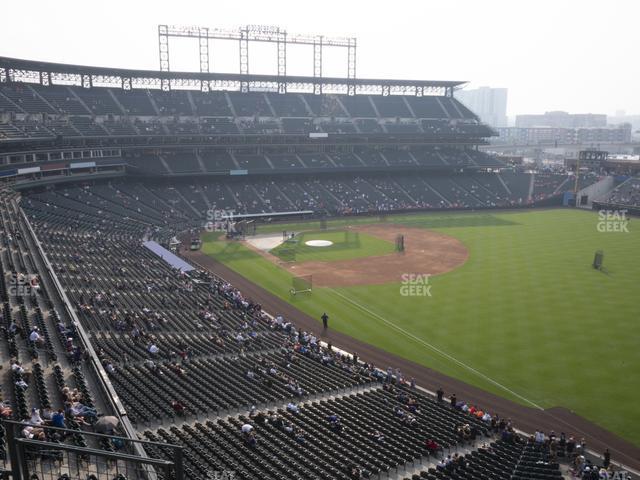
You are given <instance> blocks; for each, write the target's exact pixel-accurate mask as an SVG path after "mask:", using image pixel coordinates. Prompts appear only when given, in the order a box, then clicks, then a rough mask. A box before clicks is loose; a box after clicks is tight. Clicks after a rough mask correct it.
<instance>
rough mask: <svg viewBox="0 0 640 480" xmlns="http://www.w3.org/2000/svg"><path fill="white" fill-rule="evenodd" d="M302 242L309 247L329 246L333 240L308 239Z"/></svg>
mask: <svg viewBox="0 0 640 480" xmlns="http://www.w3.org/2000/svg"><path fill="white" fill-rule="evenodd" d="M304 244H305V245H308V246H309V247H330V246H331V245H333V242H332V241H331V240H308V241H306V242H304Z"/></svg>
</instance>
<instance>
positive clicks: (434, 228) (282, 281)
mask: <svg viewBox="0 0 640 480" xmlns="http://www.w3.org/2000/svg"><path fill="white" fill-rule="evenodd" d="M599 220H600V219H599V217H598V215H597V214H596V213H593V212H587V211H575V210H568V209H566V210H565V209H558V210H530V211H517V212H475V213H473V212H469V213H466V212H461V213H433V214H417V215H399V216H388V217H387V218H385V219H378V218H376V217H371V218H343V219H336V220H335V221H329V222H328V224H327V228H326V230H324V229H323V230H321V229H320V227H319V222H317V221H316V222H310V223H300V224H289V225H282V224H279V225H277V226H276V225H274V226H266V227H262V228H260V229H259V230H258V233H259V234H261V235H265V234H268V233H269V232H273V233H274V234H275V235H278V234H281V232H282V231H283V230H287V231H294V232H296V233H297V235H296V237H295V240H294V241H292V242H287V243H286V244H283V245H280V246H278V247H276V248H275V249H273V250H272V251H261V250H258V249H256V248H255V247H254V246H252V245H250V244H248V243H246V242H239V241H225V240H223V239H222V238H221V237H220V235H219V234H215V233H209V234H205V237H204V244H203V247H202V249H203V252H204V253H206V254H207V255H211V256H213V257H214V258H215V259H217V260H218V261H220V262H222V263H224V264H226V265H227V266H228V267H230V268H232V269H233V270H235V271H237V272H239V273H240V274H242V275H243V276H245V277H247V278H249V279H251V280H252V281H253V282H255V283H257V284H259V285H261V286H262V287H264V288H265V289H267V290H268V291H270V292H271V293H273V294H274V295H276V296H278V297H280V298H282V299H285V300H286V301H288V302H290V303H291V304H293V305H295V306H296V307H297V308H299V309H300V310H302V311H304V312H305V313H307V314H309V315H311V316H313V317H314V318H318V319H319V317H320V315H321V314H322V312H324V311H326V312H327V313H328V314H329V316H330V328H332V329H337V330H339V331H341V332H343V333H346V334H348V335H351V336H353V337H356V338H358V339H360V340H362V341H365V342H367V343H371V344H373V345H376V346H378V347H381V348H383V349H385V350H387V351H390V352H393V353H395V354H397V355H400V356H402V357H405V358H407V359H409V360H412V361H415V362H417V363H420V364H423V365H426V366H429V367H431V368H433V369H436V370H438V371H440V372H442V373H445V374H447V375H450V376H452V377H454V378H457V379H460V380H463V381H465V382H467V383H470V384H473V385H475V386H478V387H480V388H483V389H485V390H488V391H490V392H493V393H496V394H498V395H501V396H504V397H506V398H509V399H511V400H514V401H516V402H519V403H521V404H524V405H527V406H531V407H534V408H544V409H547V408H550V407H556V406H560V407H565V408H568V409H570V410H572V411H575V412H576V413H578V414H579V415H581V416H583V417H585V418H587V419H589V420H591V421H593V422H595V423H597V424H599V425H600V426H602V427H604V428H606V429H608V430H611V431H613V432H615V433H617V434H619V435H620V436H622V437H624V438H626V439H628V440H630V441H631V442H633V443H635V444H636V445H640V409H639V408H638V406H637V402H636V399H637V397H636V395H638V394H640V348H639V347H640V333H639V329H638V325H637V323H638V321H640V298H639V297H640V254H639V252H640V230H637V229H636V228H635V224H634V223H633V221H632V222H631V223H630V224H628V225H627V228H628V230H629V232H624V231H622V232H621V231H608V232H607V231H599V230H603V229H602V228H600V229H598V222H599ZM604 230H606V229H604ZM610 230H618V228H612V229H610ZM623 230H624V229H623ZM397 235H404V236H405V248H406V250H405V252H397V251H395V244H394V239H395V238H396V237H397ZM307 240H328V241H330V242H332V244H331V245H330V246H327V247H310V246H308V245H306V241H307ZM283 249H284V250H285V253H286V254H285V255H282V250H283ZM596 250H603V251H604V267H605V268H604V269H603V270H602V271H599V270H595V269H593V268H592V265H591V264H592V261H593V257H594V252H595V251H596ZM309 275H310V276H311V277H309ZM294 277H297V278H311V283H312V291H311V292H310V293H301V294H297V295H291V293H290V289H291V286H292V284H294V283H295V282H294V280H293V279H294ZM272 313H277V312H272ZM318 325H319V326H320V323H318Z"/></svg>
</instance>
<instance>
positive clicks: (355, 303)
mask: <svg viewBox="0 0 640 480" xmlns="http://www.w3.org/2000/svg"><path fill="white" fill-rule="evenodd" d="M329 290H331V291H332V292H334V293H335V294H337V295H338V296H340V297H342V298H344V299H345V300H346V301H347V302H349V303H351V304H353V305H355V306H356V307H358V308H360V309H361V310H362V311H364V312H366V313H368V314H369V315H371V316H372V317H375V318H377V319H379V320H382V321H383V322H384V323H385V324H387V325H388V326H390V327H392V328H394V329H396V330H397V331H399V332H400V333H402V334H403V335H405V336H407V337H409V338H411V339H412V340H415V341H416V342H418V343H420V344H422V345H423V346H425V347H427V348H430V349H431V350H433V351H435V352H437V353H439V354H440V355H442V356H443V357H445V358H446V359H448V360H450V361H452V362H454V363H457V364H458V365H460V366H461V367H463V368H466V369H467V370H469V371H470V372H472V373H474V374H476V375H478V376H479V377H480V378H483V379H484V380H487V381H488V382H490V383H492V384H494V385H495V386H497V387H499V388H501V389H503V390H504V391H506V392H509V393H510V394H511V395H514V396H516V397H518V398H519V399H520V400H523V401H524V402H526V403H528V404H529V405H532V406H533V407H534V408H537V409H538V410H543V411H544V408H542V407H541V406H540V405H538V404H536V403H534V402H532V401H531V400H529V399H528V398H525V397H523V396H522V395H520V394H518V393H516V392H514V391H513V390H511V389H510V388H508V387H505V386H504V385H502V384H501V383H499V382H496V381H495V380H494V379H492V378H490V377H488V376H486V375H485V374H484V373H482V372H479V371H478V370H476V369H475V368H473V367H471V366H469V365H467V364H466V363H464V362H461V361H460V360H458V359H457V358H455V357H453V356H451V355H449V354H448V353H447V352H444V351H442V350H440V349H439V348H438V347H436V346H435V345H433V344H431V343H429V342H426V341H424V340H423V339H421V338H420V337H416V336H415V335H414V334H413V333H411V332H408V331H406V330H405V329H404V328H402V327H399V326H398V325H396V324H395V323H393V322H391V321H389V320H387V319H386V318H384V317H382V316H380V315H378V314H377V313H375V312H373V311H371V310H369V309H368V308H367V307H365V306H364V305H361V304H360V303H358V302H356V301H355V300H352V299H350V298H349V297H347V296H345V295H343V294H341V293H340V292H338V291H337V290H335V289H333V288H330V287H329Z"/></svg>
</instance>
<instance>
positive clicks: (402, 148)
mask: <svg viewBox="0 0 640 480" xmlns="http://www.w3.org/2000/svg"><path fill="white" fill-rule="evenodd" d="M175 37H180V38H183V39H184V38H187V39H190V40H193V41H194V42H195V43H196V44H197V48H199V54H200V59H201V70H200V72H177V71H173V70H171V69H170V57H169V53H170V42H171V41H173V39H174V38H175ZM219 38H224V39H226V40H233V41H236V42H238V43H239V44H240V53H239V55H240V73H234V74H228V73H211V72H209V64H208V60H207V59H208V55H209V52H208V50H207V48H208V47H207V45H208V40H209V39H219ZM319 38H320V39H321V40H319ZM203 40H205V41H203ZM251 42H269V43H273V44H275V45H276V48H277V52H278V74H277V75H257V74H250V73H249V68H248V61H249V59H248V53H247V51H248V48H249V44H250V43H251ZM295 44H300V45H306V46H309V47H310V49H311V50H312V51H313V60H314V75H313V76H291V75H287V71H286V51H287V50H286V46H287V45H295ZM356 45H357V44H356V41H355V39H354V38H331V37H326V36H324V37H318V36H314V35H296V34H292V33H290V32H285V31H284V30H283V29H279V28H272V27H260V28H258V26H247V27H241V28H239V29H237V30H223V29H203V28H195V27H178V26H169V25H160V26H159V27H158V46H159V47H158V48H159V61H160V68H159V70H154V71H150V70H131V69H124V68H105V67H100V66H86V65H72V64H63V63H51V62H42V61H37V60H29V59H17V58H9V57H0V198H1V201H0V218H1V228H0V239H1V242H0V264H1V265H2V272H3V275H2V276H1V277H0V296H1V297H2V298H1V300H2V308H1V309H0V324H1V326H2V332H3V333H2V335H1V337H2V338H1V340H0V360H1V362H2V363H1V364H0V365H1V367H2V372H3V375H2V384H1V386H2V390H1V394H2V395H1V397H2V398H1V400H2V401H1V403H0V407H1V409H0V416H1V417H2V423H1V427H0V430H1V431H0V434H1V440H0V444H1V445H0V447H1V451H2V460H3V463H2V464H1V467H2V478H3V479H12V480H23V479H24V480H45V479H46V480H61V479H62V480H64V479H66V480H71V479H82V480H85V479H86V480H89V479H90V480H103V479H104V480H133V479H146V480H153V479H159V480H187V479H188V480H202V479H261V480H262V479H272V480H280V479H283V480H288V479H299V480H303V479H304V480H307V479H308V480H331V479H341V480H342V479H344V480H348V479H353V480H356V479H363V478H389V479H398V480H420V479H431V480H434V479H451V480H454V479H474V480H475V479H490V480H494V479H496V480H497V479H505V480H507V479H520V480H524V479H540V480H543V479H549V480H550V479H557V480H560V479H563V478H567V479H570V478H587V479H591V478H598V479H602V478H607V479H623V478H624V479H629V478H640V477H638V474H637V473H636V472H638V471H640V413H639V410H638V406H637V404H636V398H637V397H636V395H638V394H640V349H639V348H638V345H639V341H640V334H639V333H638V328H637V325H636V322H637V321H638V319H640V303H639V302H638V297H636V296H635V295H637V294H638V292H639V289H638V285H639V284H638V281H639V280H640V256H639V255H638V254H637V253H638V251H640V230H638V229H637V228H636V222H637V220H636V218H635V217H634V215H637V214H639V213H640V193H639V192H640V178H639V177H637V176H634V175H633V173H632V172H630V171H621V170H620V169H614V168H605V167H603V168H599V169H595V168H586V167H584V166H583V167H581V166H580V161H581V160H585V161H586V160H587V159H589V158H591V157H592V156H593V155H594V152H593V151H589V150H585V151H581V152H580V156H579V160H578V162H577V163H576V165H575V166H574V168H573V169H570V168H567V169H549V168H544V167H542V166H540V165H538V166H526V167H525V166H523V165H522V164H517V163H513V162H511V161H509V159H507V158H506V157H504V156H500V155H497V154H496V153H495V152H493V151H492V149H491V146H490V145H489V140H490V139H491V138H492V137H494V136H495V135H497V133H496V132H495V131H494V129H493V128H492V127H490V126H488V125H487V124H485V123H483V122H482V120H481V119H480V117H478V116H477V115H476V114H475V113H474V112H473V111H471V110H470V109H469V108H467V107H466V106H465V105H464V104H463V103H462V102H461V101H459V100H458V99H457V98H456V96H455V92H456V91H457V90H458V89H460V88H462V87H463V86H464V85H465V83H466V82H464V81H429V80H391V79H370V78H359V77H358V76H357V75H356ZM328 48H338V49H343V50H344V51H345V52H346V53H347V55H346V57H347V64H346V65H345V69H344V70H345V72H346V73H347V75H346V76H345V77H340V78H338V77H325V76H323V75H322V69H321V63H322V51H323V49H328ZM245 67H246V68H245ZM595 153H597V154H598V155H604V156H605V157H606V152H595ZM585 475H595V476H585ZM602 475H607V476H602Z"/></svg>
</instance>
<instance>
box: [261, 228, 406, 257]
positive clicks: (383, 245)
mask: <svg viewBox="0 0 640 480" xmlns="http://www.w3.org/2000/svg"><path fill="white" fill-rule="evenodd" d="M308 240H329V241H330V242H333V245H330V246H328V247H310V246H308V245H305V242H306V241H308ZM394 249H395V245H393V244H392V243H390V242H387V241H386V240H382V239H380V238H376V237H372V236H371V235H367V234H365V233H360V232H353V231H349V230H336V231H308V232H302V233H299V234H297V235H296V236H295V239H294V240H293V241H288V242H285V243H283V244H281V245H279V246H278V247H276V248H274V249H272V250H271V253H272V254H274V255H275V256H277V257H280V258H281V259H282V260H286V261H290V260H295V261H296V262H308V261H311V260H313V261H327V262H330V261H333V260H348V259H351V258H361V257H371V256H377V255H386V254H388V253H393V252H394V251H395V250H394Z"/></svg>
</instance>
